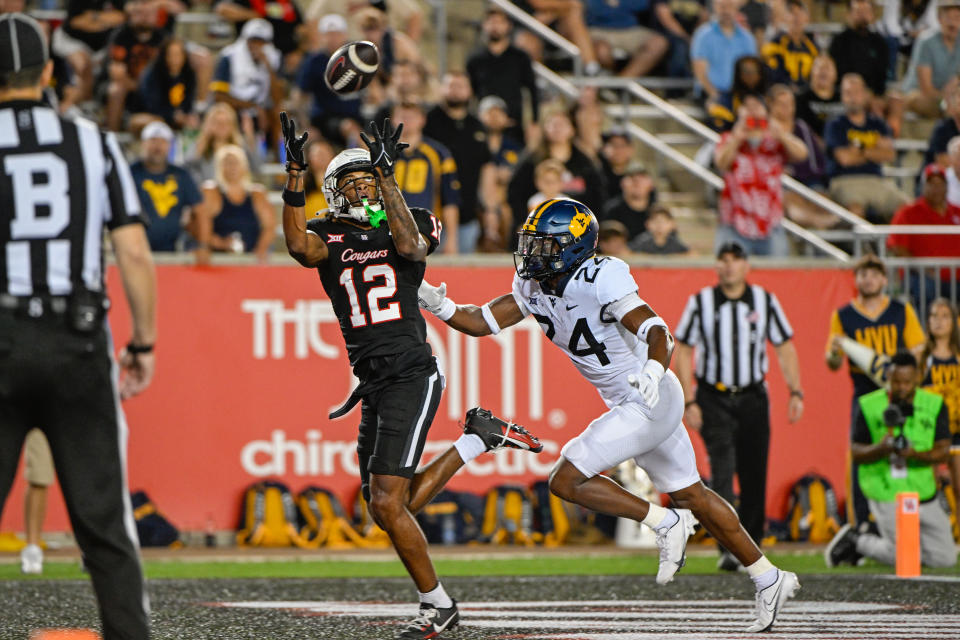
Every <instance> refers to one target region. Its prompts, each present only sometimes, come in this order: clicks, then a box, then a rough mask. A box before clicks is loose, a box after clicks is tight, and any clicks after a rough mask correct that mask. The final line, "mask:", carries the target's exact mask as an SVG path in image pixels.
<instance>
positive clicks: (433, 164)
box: [391, 102, 460, 254]
mask: <svg viewBox="0 0 960 640" xmlns="http://www.w3.org/2000/svg"><path fill="white" fill-rule="evenodd" d="M391 115H392V118H393V124H394V125H397V126H399V125H403V137H402V138H401V139H402V140H403V141H404V142H406V143H407V144H409V145H410V146H409V147H408V148H406V149H404V150H403V154H402V155H401V157H400V158H397V161H396V166H395V176H396V179H397V185H398V186H399V187H400V192H401V193H402V194H403V197H404V199H405V200H406V201H407V205H408V206H410V207H423V208H424V209H429V210H430V211H432V212H433V213H434V215H436V216H437V217H438V218H440V221H441V222H443V235H442V236H441V238H440V246H439V247H438V251H443V252H444V253H450V254H453V253H457V252H458V250H459V245H458V241H459V239H460V230H459V226H460V225H459V222H460V180H459V178H458V177H457V162H456V161H455V160H454V159H453V156H452V155H451V153H450V150H449V149H447V147H446V146H444V145H442V144H440V143H439V142H437V141H436V140H432V139H430V138H427V137H426V136H424V135H423V127H424V125H426V123H427V114H426V111H425V109H424V106H423V105H422V104H420V103H419V102H405V103H403V104H398V105H396V106H394V107H393V113H392V114H391Z"/></svg>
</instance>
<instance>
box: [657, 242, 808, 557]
mask: <svg viewBox="0 0 960 640" xmlns="http://www.w3.org/2000/svg"><path fill="white" fill-rule="evenodd" d="M749 270H750V265H749V262H748V261H747V254H746V252H745V251H744V249H743V247H742V246H741V245H739V244H738V243H736V242H728V243H726V244H724V245H722V246H721V247H720V249H719V250H718V251H717V276H718V280H719V283H718V284H717V285H716V286H713V287H704V288H703V289H701V290H700V291H698V292H697V293H695V294H693V295H692V296H690V300H689V301H688V302H687V306H686V309H684V311H683V316H682V317H681V318H680V323H679V324H678V325H677V330H676V332H675V334H674V335H675V337H676V339H677V352H676V358H675V360H674V361H675V362H676V369H677V377H679V378H680V384H682V385H683V394H684V401H685V402H684V404H685V411H684V421H685V422H686V424H687V426H688V427H690V428H691V429H696V430H697V431H700V435H701V436H702V437H703V441H704V444H705V445H706V448H707V453H708V455H709V456H710V468H711V470H712V479H711V483H710V484H711V487H712V488H713V490H714V491H716V492H717V493H719V494H720V495H721V496H722V497H724V498H725V499H726V500H727V501H728V502H730V504H735V502H734V496H733V475H734V473H736V474H737V478H738V479H739V481H740V506H739V509H738V511H739V514H740V520H741V522H743V526H744V527H745V528H746V530H747V532H748V533H749V534H750V536H751V537H752V538H753V539H754V541H755V542H756V543H757V544H758V545H759V544H760V540H761V538H763V527H764V522H765V520H766V518H765V510H764V507H765V505H766V493H767V454H768V452H769V447H770V405H769V398H768V397H767V387H766V384H765V382H764V378H765V377H766V375H767V369H768V367H769V363H768V360H767V344H766V343H767V341H768V340H769V341H770V342H771V343H772V344H773V347H774V350H775V351H776V354H777V359H778V360H779V361H780V368H781V370H782V371H783V377H784V378H785V379H786V381H787V385H788V386H789V388H790V404H789V407H788V418H789V420H790V422H796V421H797V420H799V419H800V416H801V415H802V414H803V391H802V390H801V387H800V367H799V364H798V361H797V351H796V348H795V347H794V344H793V341H792V340H791V338H792V337H793V329H792V328H791V327H790V323H789V322H788V321H787V317H786V315H785V314H784V313H783V309H782V308H781V307H780V302H779V301H778V300H777V297H776V296H775V295H773V294H772V293H770V292H768V291H765V290H764V289H763V287H760V286H759V285H751V284H749V283H747V273H748V272H749ZM693 361H695V363H696V365H695V372H696V379H697V384H696V389H694V384H693V376H694V367H693V366H691V363H692V362H693ZM718 566H719V567H720V568H721V569H727V570H735V569H736V568H737V566H738V563H737V561H736V559H735V558H734V557H733V556H732V555H730V554H729V552H727V551H722V554H721V556H720V562H719V565H718Z"/></svg>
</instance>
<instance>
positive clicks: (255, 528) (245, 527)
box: [237, 480, 310, 548]
mask: <svg viewBox="0 0 960 640" xmlns="http://www.w3.org/2000/svg"><path fill="white" fill-rule="evenodd" d="M237 545H238V546H241V547H289V546H291V545H293V546H297V547H304V548H306V547H309V546H310V543H309V542H308V541H307V540H304V539H303V538H302V537H301V536H300V533H299V531H298V530H297V506H296V504H295V503H294V500H293V496H292V495H291V494H290V489H289V488H288V487H287V485H285V484H283V483H282V482H277V481H275V480H263V481H260V482H255V483H253V484H252V485H250V486H249V487H248V488H247V490H246V491H244V492H243V513H242V514H241V519H240V531H238V532H237Z"/></svg>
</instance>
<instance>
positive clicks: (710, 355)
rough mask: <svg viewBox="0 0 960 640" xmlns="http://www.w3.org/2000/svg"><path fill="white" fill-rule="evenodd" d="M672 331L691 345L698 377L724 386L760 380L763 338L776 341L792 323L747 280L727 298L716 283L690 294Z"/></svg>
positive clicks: (789, 330)
mask: <svg viewBox="0 0 960 640" xmlns="http://www.w3.org/2000/svg"><path fill="white" fill-rule="evenodd" d="M674 335H675V337H676V339H677V340H678V341H680V342H682V343H683V344H686V345H689V346H693V347H695V361H696V365H697V378H698V379H699V380H703V381H704V382H706V383H707V384H711V385H715V384H717V383H722V384H723V385H725V386H726V387H728V388H729V387H746V386H749V385H752V384H759V383H761V382H763V379H764V376H766V374H767V369H768V366H769V363H768V361H767V344H766V342H767V340H770V342H772V343H773V344H774V345H781V344H783V343H784V342H786V341H787V340H789V339H790V338H792V337H793V329H792V328H791V327H790V323H789V322H788V321H787V316H786V315H785V314H784V313H783V309H782V308H781V307H780V301H779V300H777V297H776V296H775V295H774V294H772V293H769V292H767V291H765V290H764V289H763V287H760V286H758V285H747V289H746V292H745V293H744V294H743V296H742V297H741V298H740V299H738V300H731V299H729V298H727V297H726V296H725V295H724V294H723V291H722V290H721V289H720V287H719V286H717V287H704V288H703V289H701V290H700V291H699V292H697V293H695V294H693V295H692V296H690V300H689V301H688V302H687V306H686V308H685V309H684V310H683V316H682V317H681V318H680V323H679V325H677V330H676V332H675V333H674Z"/></svg>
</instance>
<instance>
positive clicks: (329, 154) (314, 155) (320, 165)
mask: <svg viewBox="0 0 960 640" xmlns="http://www.w3.org/2000/svg"><path fill="white" fill-rule="evenodd" d="M336 155H337V151H336V149H334V148H333V145H331V144H330V143H329V142H328V141H326V140H324V139H323V138H320V139H319V140H311V141H310V145H309V146H308V147H307V164H308V165H309V166H308V167H307V168H308V169H309V171H307V174H306V176H305V177H304V178H303V194H304V198H305V199H306V204H305V205H304V211H305V213H306V216H307V220H309V219H310V218H315V217H317V216H320V215H323V214H324V210H325V209H326V208H327V206H328V205H327V199H326V197H324V195H323V174H324V173H325V172H326V170H327V165H328V164H330V162H331V161H332V160H333V158H334V157H335V156H336Z"/></svg>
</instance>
